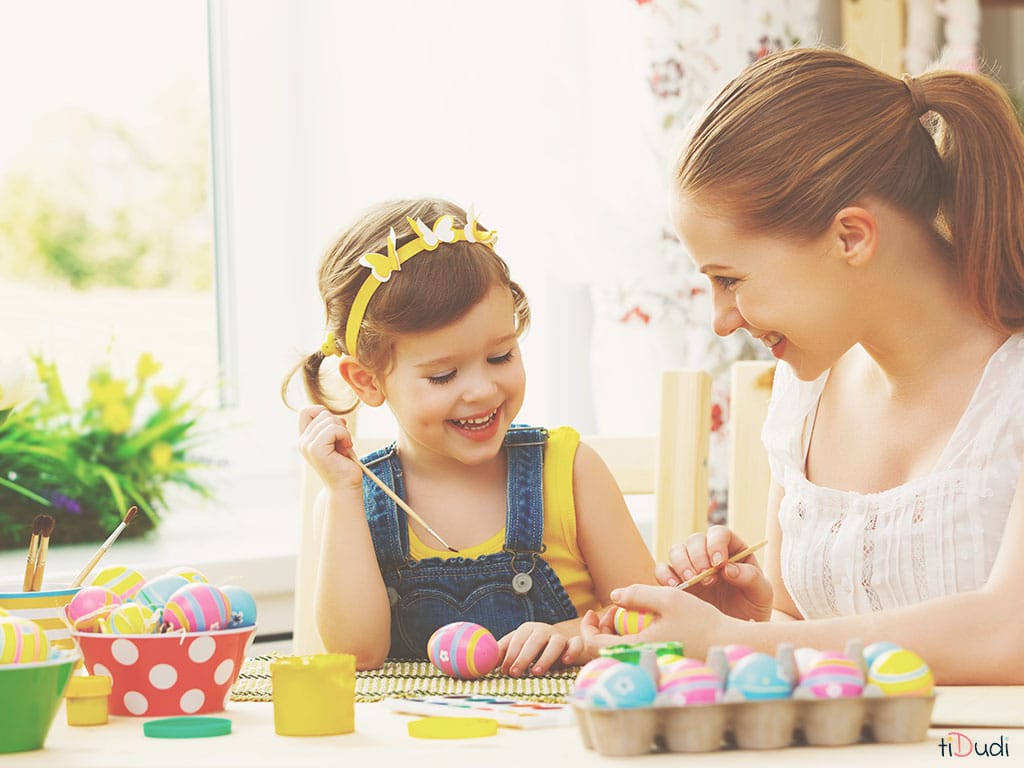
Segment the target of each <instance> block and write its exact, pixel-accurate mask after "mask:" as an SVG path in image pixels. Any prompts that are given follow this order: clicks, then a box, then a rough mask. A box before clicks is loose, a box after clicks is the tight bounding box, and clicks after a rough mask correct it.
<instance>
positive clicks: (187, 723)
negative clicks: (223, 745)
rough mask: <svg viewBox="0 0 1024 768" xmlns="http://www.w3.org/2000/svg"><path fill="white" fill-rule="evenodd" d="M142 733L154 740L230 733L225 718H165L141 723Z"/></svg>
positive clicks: (199, 737) (229, 724)
mask: <svg viewBox="0 0 1024 768" xmlns="http://www.w3.org/2000/svg"><path fill="white" fill-rule="evenodd" d="M142 732H143V733H144V734H146V735H147V736H149V737H151V738H154V739H203V738H206V737H208V736H224V735H226V734H229V733H231V721H230V720H228V719H227V718H226V717H196V716H185V717H165V718H163V719H162V720H150V721H149V722H148V723H143V725H142Z"/></svg>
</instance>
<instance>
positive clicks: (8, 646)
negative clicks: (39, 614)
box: [0, 616, 50, 664]
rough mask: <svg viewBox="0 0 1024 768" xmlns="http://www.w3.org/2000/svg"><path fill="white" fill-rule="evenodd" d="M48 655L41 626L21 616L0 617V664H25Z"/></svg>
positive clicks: (48, 646) (48, 643)
mask: <svg viewBox="0 0 1024 768" xmlns="http://www.w3.org/2000/svg"><path fill="white" fill-rule="evenodd" d="M49 655H50V641H49V640H47V639H46V632H44V631H43V628H42V627H40V626H39V625H38V624H36V623H35V622H34V621H32V620H31V619H26V618H24V617H23V616H2V617H0V664H19V663H22V664H27V663H30V662H33V661H43V660H44V659H46V658H47V657H48V656H49Z"/></svg>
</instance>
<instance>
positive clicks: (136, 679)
mask: <svg viewBox="0 0 1024 768" xmlns="http://www.w3.org/2000/svg"><path fill="white" fill-rule="evenodd" d="M255 632H256V627H255V626H251V627H240V628H237V629H225V630H218V631H215V632H169V633H166V634H162V635H108V634H100V633H98V632H77V631H72V636H73V637H74V638H75V640H76V641H77V642H78V645H79V647H80V648H81V650H82V657H83V658H84V662H85V667H86V669H87V670H88V671H89V674H92V675H106V676H107V677H109V678H110V679H111V681H112V685H111V687H112V691H111V694H110V698H109V699H108V702H107V706H108V709H109V711H110V714H112V715H129V716H137V717H162V716H165V715H198V714H203V713H207V712H222V711H223V710H224V707H225V705H226V703H227V700H228V696H229V695H230V694H231V686H232V685H233V684H234V682H235V680H236V679H237V677H238V673H239V671H240V669H241V667H242V661H243V659H244V658H245V651H246V648H247V647H248V645H249V641H250V640H251V639H252V636H253V635H254V634H255Z"/></svg>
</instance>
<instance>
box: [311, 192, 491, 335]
mask: <svg viewBox="0 0 1024 768" xmlns="http://www.w3.org/2000/svg"><path fill="white" fill-rule="evenodd" d="M406 220H407V221H408V222H409V226H410V227H412V231H413V232H414V233H416V237H414V238H413V239H412V240H410V241H409V242H407V243H405V244H403V245H402V247H401V248H396V247H395V243H396V240H397V238H396V237H395V230H394V228H393V227H392V229H391V232H390V233H389V234H388V252H387V255H385V254H382V253H367V254H366V255H364V256H361V257H360V258H359V263H360V264H362V265H363V266H364V267H369V269H370V274H369V275H368V276H367V278H366V281H365V282H364V283H363V285H362V287H361V288H360V289H359V293H357V294H356V298H355V300H354V301H353V302H352V309H351V310H349V313H348V324H347V325H346V326H345V349H346V350H347V351H348V353H349V354H350V355H354V354H355V353H356V342H357V341H358V340H359V328H360V326H362V324H363V316H364V315H365V314H366V307H367V305H369V303H370V298H371V297H372V296H373V294H374V292H375V291H376V290H377V289H378V288H380V286H381V284H382V283H386V282H387V281H388V280H390V279H391V273H392V272H399V271H401V269H402V264H404V263H405V262H407V261H408V260H409V259H411V258H412V257H413V256H415V255H417V254H419V253H423V251H432V250H434V249H435V248H437V246H439V245H440V244H441V243H458V242H467V243H483V244H484V245H489V246H490V247H491V248H493V247H494V244H495V242H497V240H498V233H497V232H494V231H489V230H483V229H479V228H477V223H476V216H474V215H473V212H472V210H470V212H469V221H468V222H467V224H466V226H465V227H461V228H459V229H455V227H454V225H453V221H454V220H453V219H452V217H451V216H449V215H447V214H445V215H444V216H441V217H440V218H439V219H438V220H437V221H435V222H434V226H433V228H430V227H428V226H427V225H426V224H424V223H423V222H422V221H420V220H419V219H412V218H407V219H406ZM330 341H331V345H330V346H332V347H334V349H335V353H336V352H337V347H336V346H335V345H334V343H333V342H334V338H333V336H331V338H330ZM327 349H328V344H327V342H324V354H325V355H326V354H327Z"/></svg>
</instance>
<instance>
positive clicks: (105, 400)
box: [89, 376, 128, 408]
mask: <svg viewBox="0 0 1024 768" xmlns="http://www.w3.org/2000/svg"><path fill="white" fill-rule="evenodd" d="M89 392H90V393H91V394H92V397H91V398H90V400H91V401H92V403H93V404H95V405H98V406H100V407H102V408H107V407H108V406H112V405H122V406H123V405H124V402H125V399H126V395H127V392H128V382H127V381H125V380H124V379H112V378H110V377H109V376H90V377H89Z"/></svg>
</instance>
